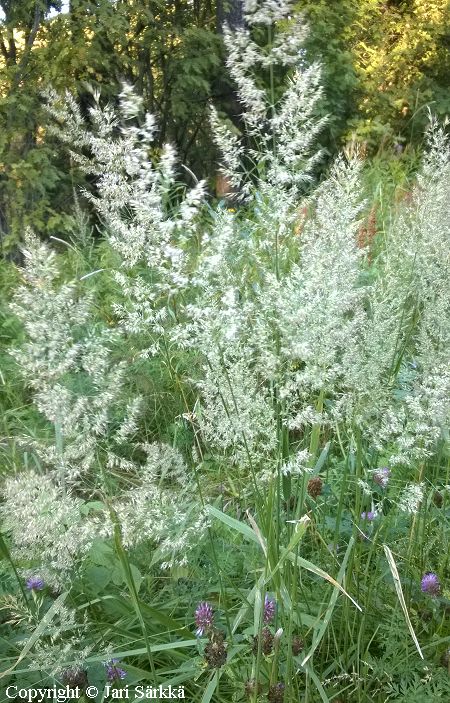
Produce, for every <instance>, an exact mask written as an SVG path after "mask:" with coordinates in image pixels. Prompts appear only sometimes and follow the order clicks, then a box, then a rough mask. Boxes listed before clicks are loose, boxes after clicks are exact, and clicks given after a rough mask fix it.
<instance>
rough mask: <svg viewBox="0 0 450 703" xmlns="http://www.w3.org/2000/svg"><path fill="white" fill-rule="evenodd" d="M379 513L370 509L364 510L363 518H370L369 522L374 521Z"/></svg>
mask: <svg viewBox="0 0 450 703" xmlns="http://www.w3.org/2000/svg"><path fill="white" fill-rule="evenodd" d="M376 516H377V514H376V512H374V511H373V510H368V511H367V512H366V511H364V512H362V513H361V520H368V521H369V522H372V521H373V520H375V518H376Z"/></svg>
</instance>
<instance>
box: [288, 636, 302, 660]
mask: <svg viewBox="0 0 450 703" xmlns="http://www.w3.org/2000/svg"><path fill="white" fill-rule="evenodd" d="M291 647H292V654H293V655H294V657H296V656H298V655H299V654H300V652H302V651H303V649H304V647H305V643H304V642H303V640H302V638H301V637H299V636H298V635H294V637H293V638H292V642H291Z"/></svg>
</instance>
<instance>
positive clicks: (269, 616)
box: [263, 593, 277, 625]
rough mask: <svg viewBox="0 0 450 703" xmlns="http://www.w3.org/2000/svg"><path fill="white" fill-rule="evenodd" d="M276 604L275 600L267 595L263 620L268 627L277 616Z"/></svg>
mask: <svg viewBox="0 0 450 703" xmlns="http://www.w3.org/2000/svg"><path fill="white" fill-rule="evenodd" d="M276 605H277V604H276V602H275V600H274V599H273V598H269V596H268V595H267V593H266V596H265V598H264V615H263V620H264V622H265V624H266V625H268V624H269V622H271V621H272V620H273V618H274V615H275V610H276Z"/></svg>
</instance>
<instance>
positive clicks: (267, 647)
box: [252, 627, 273, 656]
mask: <svg viewBox="0 0 450 703" xmlns="http://www.w3.org/2000/svg"><path fill="white" fill-rule="evenodd" d="M258 646H259V636H256V637H254V638H253V646H252V652H253V654H254V655H255V656H256V655H257V654H258ZM272 649H273V635H272V633H271V631H270V630H269V628H268V627H264V628H263V630H262V632H261V651H262V653H263V654H265V655H268V654H271V653H272Z"/></svg>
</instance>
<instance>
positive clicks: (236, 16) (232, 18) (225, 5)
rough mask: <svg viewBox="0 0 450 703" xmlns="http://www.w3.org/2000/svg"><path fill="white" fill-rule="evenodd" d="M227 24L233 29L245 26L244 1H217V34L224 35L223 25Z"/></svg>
mask: <svg viewBox="0 0 450 703" xmlns="http://www.w3.org/2000/svg"><path fill="white" fill-rule="evenodd" d="M225 23H227V24H228V25H229V26H230V28H231V29H238V27H243V26H244V14H243V12H242V0H217V32H218V34H222V32H223V25H224V24H225Z"/></svg>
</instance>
